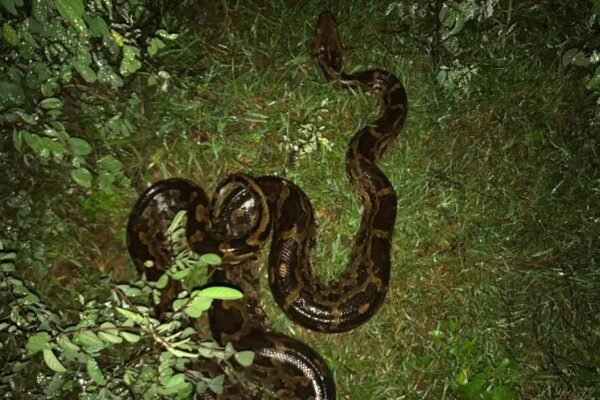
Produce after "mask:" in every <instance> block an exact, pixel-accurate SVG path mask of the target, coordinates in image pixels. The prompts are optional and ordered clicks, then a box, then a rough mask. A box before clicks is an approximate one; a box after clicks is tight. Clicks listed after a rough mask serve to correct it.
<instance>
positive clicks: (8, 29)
mask: <svg viewBox="0 0 600 400" xmlns="http://www.w3.org/2000/svg"><path fill="white" fill-rule="evenodd" d="M2 36H3V37H4V40H6V42H7V43H8V44H10V45H11V46H16V45H17V44H19V34H18V33H17V31H16V30H15V28H13V27H12V25H11V24H9V23H8V22H5V23H4V24H3V25H2Z"/></svg>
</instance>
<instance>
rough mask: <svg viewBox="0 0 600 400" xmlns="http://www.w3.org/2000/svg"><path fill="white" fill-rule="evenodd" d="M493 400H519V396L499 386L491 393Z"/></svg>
mask: <svg viewBox="0 0 600 400" xmlns="http://www.w3.org/2000/svg"><path fill="white" fill-rule="evenodd" d="M490 398H491V400H518V398H519V396H517V394H516V393H515V392H514V391H513V390H512V389H511V388H509V387H507V386H497V387H495V388H494V389H493V390H492V392H491V393H490Z"/></svg>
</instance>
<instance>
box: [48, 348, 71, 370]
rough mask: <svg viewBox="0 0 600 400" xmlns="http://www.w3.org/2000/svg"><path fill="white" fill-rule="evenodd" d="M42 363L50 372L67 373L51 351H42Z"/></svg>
mask: <svg viewBox="0 0 600 400" xmlns="http://www.w3.org/2000/svg"><path fill="white" fill-rule="evenodd" d="M44 362H45V363H46V365H47V366H48V368H50V369H51V370H52V371H55V372H67V369H66V368H65V367H64V365H62V364H61V363H60V361H58V358H56V356H55V355H54V353H53V352H52V350H50V349H45V350H44Z"/></svg>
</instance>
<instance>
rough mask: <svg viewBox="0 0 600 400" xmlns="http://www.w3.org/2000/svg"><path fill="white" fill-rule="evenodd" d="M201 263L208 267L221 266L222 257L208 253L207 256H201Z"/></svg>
mask: <svg viewBox="0 0 600 400" xmlns="http://www.w3.org/2000/svg"><path fill="white" fill-rule="evenodd" d="M200 261H202V262H204V263H206V264H208V265H220V264H221V257H219V255H217V254H213V253H206V254H202V255H201V256H200Z"/></svg>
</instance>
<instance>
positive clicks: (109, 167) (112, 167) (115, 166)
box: [96, 155, 123, 174]
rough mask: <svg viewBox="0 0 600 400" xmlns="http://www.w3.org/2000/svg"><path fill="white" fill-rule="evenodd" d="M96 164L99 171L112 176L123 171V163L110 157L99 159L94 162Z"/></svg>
mask: <svg viewBox="0 0 600 400" xmlns="http://www.w3.org/2000/svg"><path fill="white" fill-rule="evenodd" d="M96 164H97V165H98V166H99V167H100V169H103V170H105V171H108V172H111V173H113V174H114V173H117V172H121V171H122V170H123V163H122V162H121V161H119V160H117V159H116V158H115V157H113V156H111V155H107V156H104V157H102V158H100V159H99V160H98V161H96Z"/></svg>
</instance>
